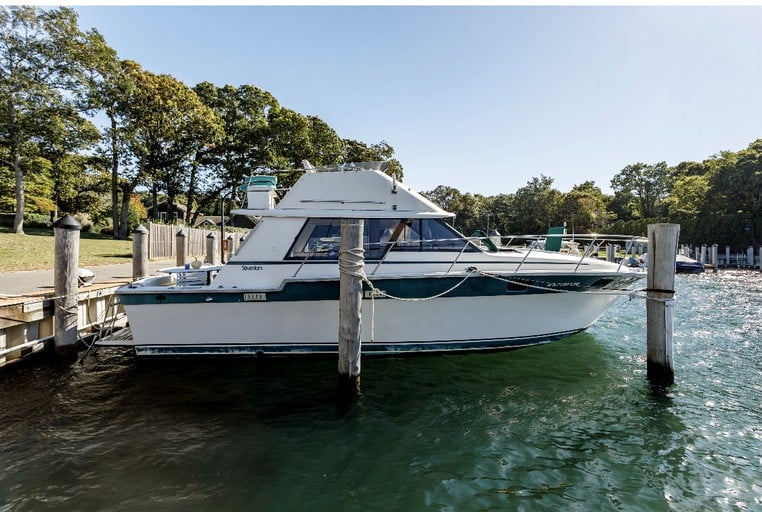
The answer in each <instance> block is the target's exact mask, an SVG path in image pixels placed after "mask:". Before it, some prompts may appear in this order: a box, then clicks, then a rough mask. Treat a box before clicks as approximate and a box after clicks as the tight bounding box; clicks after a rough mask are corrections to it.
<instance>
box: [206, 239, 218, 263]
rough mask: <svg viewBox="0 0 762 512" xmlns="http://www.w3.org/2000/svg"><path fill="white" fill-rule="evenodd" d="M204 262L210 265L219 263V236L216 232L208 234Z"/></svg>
mask: <svg viewBox="0 0 762 512" xmlns="http://www.w3.org/2000/svg"><path fill="white" fill-rule="evenodd" d="M204 262H206V263H209V264H210V265H216V264H217V236H216V235H215V234H214V233H209V234H208V235H206V257H205V258H204Z"/></svg>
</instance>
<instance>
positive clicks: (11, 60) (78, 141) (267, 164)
mask: <svg viewBox="0 0 762 512" xmlns="http://www.w3.org/2000/svg"><path fill="white" fill-rule="evenodd" d="M0 27H2V31H0V101H1V104H2V106H1V107H0V211H15V216H14V218H13V231H14V232H15V233H23V229H24V214H25V213H49V214H50V216H51V217H54V216H57V215H58V214H59V212H68V213H76V214H80V215H87V216H89V217H90V218H91V220H93V221H95V222H100V223H110V224H111V226H112V229H113V233H114V236H115V237H116V238H126V237H127V235H128V230H129V228H130V227H131V226H132V225H133V224H134V222H135V220H136V219H135V218H130V216H131V215H133V217H134V216H135V215H138V216H139V215H140V214H141V212H142V214H144V213H145V208H144V205H143V204H142V203H143V201H141V200H140V199H138V198H137V195H136V192H137V191H138V190H143V191H145V190H147V191H149V196H150V197H149V198H147V200H146V201H145V202H147V203H149V204H151V205H157V204H158V200H159V197H161V198H162V199H165V200H166V201H167V203H168V211H173V210H172V207H173V205H174V204H176V203H177V202H178V201H182V202H183V203H185V204H186V205H188V208H187V218H186V219H184V220H186V221H188V222H193V221H194V220H195V219H194V216H197V215H199V213H201V212H206V213H210V212H212V213H213V212H214V209H215V208H216V207H217V204H218V202H219V199H220V197H221V196H223V195H225V194H230V192H231V190H232V189H233V188H234V187H235V186H236V185H238V184H240V183H241V182H242V180H243V178H244V176H247V175H250V174H251V173H252V172H255V171H257V170H261V169H289V168H295V167H298V166H300V163H301V161H302V160H308V161H309V162H310V163H311V164H313V165H328V164H336V163H344V162H356V161H368V160H384V161H387V162H389V165H388V168H387V173H389V174H392V175H394V176H396V177H397V178H399V179H401V178H402V174H403V173H402V166H401V164H400V163H399V161H397V160H396V159H395V158H394V148H392V146H390V145H389V144H388V143H386V142H385V141H381V142H379V143H376V144H366V143H364V142H361V141H357V140H352V139H346V138H341V137H340V136H339V135H338V134H337V133H336V131H335V130H334V129H333V128H331V127H330V126H329V125H328V124H327V123H326V122H324V121H323V120H322V119H320V118H319V117H317V116H309V115H303V114H300V113H298V112H295V111H293V110H290V109H288V108H286V107H284V106H282V105H280V104H279V102H278V100H277V99H276V98H275V97H274V96H273V95H272V94H270V93H268V92H267V91H264V90H262V89H260V88H258V87H256V86H254V85H241V86H237V87H235V86H231V85H225V86H222V87H219V86H216V85H214V84H212V83H209V82H203V83H200V84H197V85H195V86H194V87H188V86H187V85H185V84H184V83H182V82H181V81H180V80H177V79H176V78H174V77H172V76H170V75H166V74H155V73H153V72H151V71H148V70H145V69H143V68H142V67H141V66H140V64H139V63H137V62H134V61H130V60H122V59H120V58H119V57H118V55H117V53H116V52H115V51H114V50H113V49H112V48H110V47H109V46H108V44H107V43H106V41H105V40H104V38H103V37H102V36H101V34H99V33H98V31H97V30H95V29H92V30H89V31H82V30H80V28H79V26H78V23H77V14H76V12H75V11H73V10H72V9H69V8H59V9H48V10H44V9H40V8H37V7H24V6H10V7H5V6H0ZM95 120H99V121H100V124H101V125H102V126H97V125H96V124H95V122H94V121H95ZM290 180H293V177H292V176H291V175H284V176H283V177H282V181H283V182H284V185H285V186H287V185H288V183H289V181H290ZM154 211H156V209H154ZM136 212H138V213H136Z"/></svg>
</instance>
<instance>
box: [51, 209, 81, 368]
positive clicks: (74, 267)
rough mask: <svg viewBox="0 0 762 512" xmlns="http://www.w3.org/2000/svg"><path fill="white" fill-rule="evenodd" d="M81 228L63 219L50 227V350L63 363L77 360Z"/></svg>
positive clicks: (66, 217) (70, 218) (77, 223)
mask: <svg viewBox="0 0 762 512" xmlns="http://www.w3.org/2000/svg"><path fill="white" fill-rule="evenodd" d="M81 229H82V226H81V225H80V224H79V222H77V221H76V220H75V219H74V218H73V217H71V216H69V215H66V216H64V217H61V218H60V219H58V220H57V221H56V222H55V223H54V224H53V234H54V239H55V240H54V246H55V264H54V267H53V281H54V290H55V291H54V293H55V300H54V304H55V315H54V316H55V321H54V334H55V335H54V342H53V343H54V346H55V352H56V355H57V356H58V357H59V358H61V359H64V360H72V359H75V358H76V356H77V339H78V330H79V329H78V324H77V318H78V311H77V302H78V299H79V297H78V294H77V285H78V282H77V281H78V277H79V276H78V275H77V274H78V272H79V232H80V230H81Z"/></svg>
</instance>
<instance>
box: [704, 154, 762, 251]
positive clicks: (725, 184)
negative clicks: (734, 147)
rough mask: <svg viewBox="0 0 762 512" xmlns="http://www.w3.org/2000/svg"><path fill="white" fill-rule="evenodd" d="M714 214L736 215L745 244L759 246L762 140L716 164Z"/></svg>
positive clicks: (761, 216) (713, 193) (726, 155)
mask: <svg viewBox="0 0 762 512" xmlns="http://www.w3.org/2000/svg"><path fill="white" fill-rule="evenodd" d="M710 184H711V187H712V191H711V196H712V201H713V204H714V211H715V212H719V213H725V214H732V215H734V216H735V217H736V219H737V225H738V226H739V228H740V229H739V231H742V232H744V233H746V237H747V238H746V240H745V243H751V244H752V245H756V233H757V230H758V229H759V226H760V224H761V223H762V139H758V140H756V141H754V142H752V143H751V144H749V146H748V147H747V148H746V149H744V150H741V151H739V152H737V153H735V154H725V155H722V157H721V158H719V159H718V161H717V162H716V171H715V172H714V173H713V174H712V176H711V178H710Z"/></svg>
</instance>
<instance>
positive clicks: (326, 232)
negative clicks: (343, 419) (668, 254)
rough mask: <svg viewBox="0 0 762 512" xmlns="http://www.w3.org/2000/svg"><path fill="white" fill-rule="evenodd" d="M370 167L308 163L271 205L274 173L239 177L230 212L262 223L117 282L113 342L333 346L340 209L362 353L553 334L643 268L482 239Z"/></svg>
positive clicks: (183, 352) (236, 347) (164, 351)
mask: <svg viewBox="0 0 762 512" xmlns="http://www.w3.org/2000/svg"><path fill="white" fill-rule="evenodd" d="M378 164H379V163H375V164H373V165H371V164H351V165H341V166H332V167H325V168H311V167H310V166H307V167H308V168H307V169H306V170H304V171H303V173H302V175H301V176H300V178H299V179H298V181H297V182H296V183H295V185H294V186H293V187H292V188H291V189H290V190H289V191H288V192H287V193H286V194H285V196H284V197H283V198H282V199H281V200H280V202H277V193H276V186H277V181H276V179H275V178H276V176H273V175H256V176H253V177H252V178H251V179H249V180H247V183H246V184H245V185H244V187H243V188H244V189H245V193H246V196H247V202H246V204H245V207H244V208H241V209H239V210H236V211H234V213H235V214H238V215H248V216H251V217H254V218H256V219H257V224H256V226H255V227H254V228H253V229H252V230H251V232H250V233H249V235H248V236H247V237H246V240H245V241H244V243H243V244H242V245H241V247H240V248H239V249H238V251H237V252H236V254H235V255H234V256H232V257H231V258H230V259H229V261H228V262H227V263H226V264H224V265H221V266H208V265H206V266H201V267H199V268H186V267H178V268H170V269H165V270H164V271H163V272H164V275H163V276H154V277H148V278H145V279H141V280H139V281H135V282H133V283H131V284H129V285H126V286H123V287H121V288H119V289H118V290H117V296H118V298H119V300H120V302H121V304H122V305H123V307H124V309H125V311H126V313H127V317H128V319H129V324H130V328H131V331H132V339H130V340H124V341H122V342H120V344H121V345H126V346H131V347H134V349H135V351H136V353H137V354H138V355H139V356H172V357H174V356H254V355H257V356H258V355H319V354H333V353H336V352H337V350H338V343H337V338H338V330H339V275H340V268H339V254H340V251H341V250H342V248H341V247H340V231H341V221H342V219H358V220H362V225H363V251H360V252H361V253H362V255H361V261H362V263H363V267H362V268H363V270H362V275H363V281H364V283H363V291H364V296H363V297H364V298H363V301H362V312H361V314H362V330H361V342H362V352H363V354H364V355H398V354H413V353H446V352H475V351H490V350H507V349H514V348H520V347H527V346H532V345H537V344H541V343H548V342H551V341H554V340H558V339H561V338H564V337H566V336H569V335H572V334H574V333H577V332H580V331H582V330H584V329H586V328H588V327H589V326H590V325H591V324H592V323H593V322H595V321H596V319H598V318H599V317H600V316H601V315H602V314H603V313H604V312H605V311H606V310H607V309H608V308H609V307H610V306H611V305H612V303H613V302H614V301H615V300H616V299H617V297H619V296H620V295H621V294H622V293H623V292H624V290H627V289H628V288H629V287H630V286H631V285H632V284H634V283H635V282H637V281H638V280H640V279H641V278H642V277H643V276H644V274H643V273H642V272H641V271H637V270H635V269H631V268H628V267H626V266H623V265H622V264H621V263H619V264H617V263H612V262H608V261H604V260H599V259H597V258H595V257H591V256H590V254H592V252H590V251H585V252H584V253H583V254H570V253H565V252H561V251H549V250H545V249H541V248H540V247H541V246H540V244H538V243H534V242H532V241H527V240H521V243H515V242H513V243H512V244H510V245H503V244H502V243H501V244H499V247H496V246H495V245H494V244H493V245H492V246H487V245H485V243H483V242H482V240H480V239H479V238H469V237H466V236H464V235H463V234H461V233H460V232H458V231H457V230H456V229H454V228H453V227H452V226H451V225H450V224H449V223H448V222H447V221H448V220H451V219H452V218H453V217H454V215H453V214H451V213H449V212H447V211H444V210H443V209H441V208H440V207H438V206H437V205H436V204H434V203H433V202H431V201H429V200H428V199H427V198H425V197H424V196H422V195H421V194H418V193H417V192H415V191H413V190H411V189H410V188H408V187H407V186H405V185H403V184H402V183H401V182H399V181H397V180H395V179H394V178H392V177H390V176H388V175H387V174H385V173H384V172H383V166H381V165H378ZM510 240H512V241H515V240H519V239H518V238H515V237H512V238H510ZM538 240H539V239H538ZM577 241H580V239H579V237H578V238H577ZM599 242H600V241H599ZM592 246H595V244H593V245H592ZM595 254H597V249H596V250H595Z"/></svg>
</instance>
